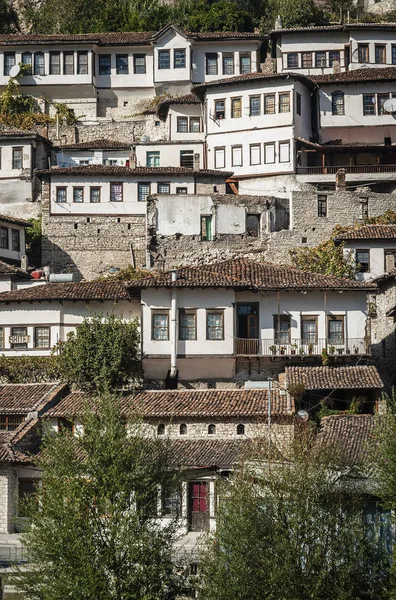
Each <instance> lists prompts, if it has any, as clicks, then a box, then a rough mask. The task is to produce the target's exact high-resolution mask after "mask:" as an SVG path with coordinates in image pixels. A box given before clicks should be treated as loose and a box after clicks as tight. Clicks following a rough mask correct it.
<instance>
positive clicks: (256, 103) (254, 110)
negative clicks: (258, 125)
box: [249, 96, 261, 117]
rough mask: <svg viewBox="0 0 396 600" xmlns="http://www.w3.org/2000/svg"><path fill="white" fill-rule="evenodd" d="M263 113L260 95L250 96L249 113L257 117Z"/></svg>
mask: <svg viewBox="0 0 396 600" xmlns="http://www.w3.org/2000/svg"><path fill="white" fill-rule="evenodd" d="M260 113H261V98H260V96H250V98H249V115H250V116H251V117H257V116H258V115H260Z"/></svg>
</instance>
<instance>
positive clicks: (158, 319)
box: [152, 313, 169, 341]
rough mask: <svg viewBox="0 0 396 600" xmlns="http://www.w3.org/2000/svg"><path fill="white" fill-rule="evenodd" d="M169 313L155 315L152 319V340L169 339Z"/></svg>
mask: <svg viewBox="0 0 396 600" xmlns="http://www.w3.org/2000/svg"><path fill="white" fill-rule="evenodd" d="M168 318H169V315H168V313H154V314H153V317H152V339H153V340H156V341H165V340H168V339H169V325H168Z"/></svg>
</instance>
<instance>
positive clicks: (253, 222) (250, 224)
mask: <svg viewBox="0 0 396 600" xmlns="http://www.w3.org/2000/svg"><path fill="white" fill-rule="evenodd" d="M259 233H260V215H246V234H247V235H249V236H250V237H259Z"/></svg>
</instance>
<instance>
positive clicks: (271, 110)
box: [264, 94, 275, 115]
mask: <svg viewBox="0 0 396 600" xmlns="http://www.w3.org/2000/svg"><path fill="white" fill-rule="evenodd" d="M264 114H265V115H274V114H275V94H266V95H265V96H264Z"/></svg>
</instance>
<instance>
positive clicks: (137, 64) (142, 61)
mask: <svg viewBox="0 0 396 600" xmlns="http://www.w3.org/2000/svg"><path fill="white" fill-rule="evenodd" d="M133 72H134V73H135V75H144V74H145V73H146V55H145V54H134V55H133Z"/></svg>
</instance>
